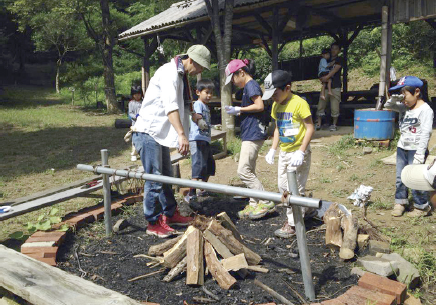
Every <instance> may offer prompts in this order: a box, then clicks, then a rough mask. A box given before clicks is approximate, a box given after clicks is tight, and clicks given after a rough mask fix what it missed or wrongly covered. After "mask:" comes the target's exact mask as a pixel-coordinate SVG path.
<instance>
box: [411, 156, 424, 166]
mask: <svg viewBox="0 0 436 305" xmlns="http://www.w3.org/2000/svg"><path fill="white" fill-rule="evenodd" d="M424 160H425V155H424V154H418V153H415V155H414V156H413V164H424Z"/></svg>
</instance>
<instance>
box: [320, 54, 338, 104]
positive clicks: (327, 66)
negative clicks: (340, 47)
mask: <svg viewBox="0 0 436 305" xmlns="http://www.w3.org/2000/svg"><path fill="white" fill-rule="evenodd" d="M321 57H322V58H321V60H320V61H319V65H318V77H319V78H320V80H321V77H323V76H326V75H328V74H329V73H330V70H331V67H332V66H333V65H334V64H335V62H334V61H331V62H330V63H328V62H327V61H328V60H329V59H330V50H329V49H323V50H322V52H321ZM321 83H322V87H321V93H320V96H319V97H320V99H322V100H325V87H326V86H327V89H328V94H329V95H333V93H332V79H331V78H329V79H328V80H327V83H324V82H322V80H321Z"/></svg>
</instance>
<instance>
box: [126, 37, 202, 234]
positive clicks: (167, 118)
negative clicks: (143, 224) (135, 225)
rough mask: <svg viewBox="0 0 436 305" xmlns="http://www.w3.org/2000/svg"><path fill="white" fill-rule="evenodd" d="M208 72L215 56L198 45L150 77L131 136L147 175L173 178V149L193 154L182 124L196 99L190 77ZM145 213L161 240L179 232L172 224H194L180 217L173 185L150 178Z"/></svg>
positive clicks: (150, 232)
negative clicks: (187, 107)
mask: <svg viewBox="0 0 436 305" xmlns="http://www.w3.org/2000/svg"><path fill="white" fill-rule="evenodd" d="M203 69H210V52H209V50H208V49H207V48H206V47H205V46H203V45H193V46H191V47H190V48H189V49H188V51H187V53H186V54H182V55H177V56H175V57H174V58H173V59H171V61H170V62H169V63H166V64H164V65H163V66H161V67H160V68H159V69H157V71H156V72H155V74H154V75H153V77H152V78H151V79H150V83H149V86H148V88H147V91H146V93H145V96H144V100H143V102H142V107H141V110H140V111H139V116H138V118H137V120H136V123H135V132H133V136H132V140H133V144H134V145H135V148H136V150H137V151H138V153H139V155H140V157H141V162H142V165H143V166H144V172H145V173H147V174H155V175H165V176H171V175H172V168H171V157H170V147H177V148H178V151H179V153H180V154H182V155H187V154H188V150H189V141H188V138H187V132H186V131H185V129H186V130H187V128H188V125H186V124H185V125H183V124H182V122H185V121H187V117H188V111H185V101H188V100H192V99H191V98H190V94H191V92H190V89H189V81H188V75H190V76H195V75H197V74H199V73H201V72H202V71H203ZM158 204H159V205H160V208H158V206H157V205H158ZM144 215H145V218H146V220H147V221H148V226H147V231H146V233H147V234H149V235H155V236H157V237H159V238H165V237H168V236H170V235H173V234H174V233H175V230H174V229H173V228H171V227H170V225H188V224H189V223H190V222H191V221H192V218H191V217H184V216H182V215H181V214H180V212H179V210H178V208H177V203H176V199H175V198H174V194H173V191H172V190H171V186H170V185H168V184H163V183H160V182H153V181H149V180H147V181H146V182H145V185H144Z"/></svg>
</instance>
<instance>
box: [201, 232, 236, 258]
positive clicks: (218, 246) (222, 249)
mask: <svg viewBox="0 0 436 305" xmlns="http://www.w3.org/2000/svg"><path fill="white" fill-rule="evenodd" d="M203 236H204V238H205V239H206V240H207V241H208V242H210V243H211V244H212V246H213V247H214V248H215V250H216V251H217V252H218V254H219V255H221V256H222V257H223V258H229V257H232V256H233V254H232V252H230V250H229V248H227V247H226V246H225V245H224V244H223V243H222V242H221V241H220V240H219V239H218V237H216V236H215V235H214V234H213V233H212V232H211V231H209V230H204V232H203Z"/></svg>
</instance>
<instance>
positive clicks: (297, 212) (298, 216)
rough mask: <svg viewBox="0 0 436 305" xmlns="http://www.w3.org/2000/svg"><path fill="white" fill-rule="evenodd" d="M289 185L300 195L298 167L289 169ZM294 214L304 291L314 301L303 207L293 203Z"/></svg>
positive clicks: (291, 189) (295, 193)
mask: <svg viewBox="0 0 436 305" xmlns="http://www.w3.org/2000/svg"><path fill="white" fill-rule="evenodd" d="M287 175H288V187H289V191H290V192H291V193H292V194H293V195H294V196H295V195H297V196H298V195H300V192H299V191H298V184H297V173H296V169H293V170H288V173H287ZM292 214H293V217H294V222H295V233H296V235H297V244H298V251H299V253H300V265H301V273H302V275H303V283H304V292H305V294H306V297H307V298H308V299H309V300H310V301H313V300H314V299H315V289H314V287H313V281H312V270H311V268H310V258H309V251H308V249H307V241H306V227H305V225H304V219H303V215H302V213H301V207H299V206H296V205H293V206H292Z"/></svg>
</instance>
